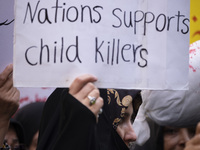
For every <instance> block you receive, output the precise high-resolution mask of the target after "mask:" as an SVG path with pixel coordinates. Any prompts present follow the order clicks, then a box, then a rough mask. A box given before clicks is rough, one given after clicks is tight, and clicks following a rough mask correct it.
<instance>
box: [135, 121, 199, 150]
mask: <svg viewBox="0 0 200 150" xmlns="http://www.w3.org/2000/svg"><path fill="white" fill-rule="evenodd" d="M147 121H148V124H149V127H150V132H151V133H150V138H149V140H148V141H147V142H146V143H145V144H144V145H142V146H139V145H136V147H135V149H134V150H184V148H185V146H186V143H187V142H188V141H189V140H190V139H191V138H192V137H193V136H194V134H195V127H194V126H192V127H168V126H160V125H158V124H156V123H155V122H154V121H153V120H151V119H149V118H147Z"/></svg>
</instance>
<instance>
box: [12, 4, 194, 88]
mask: <svg viewBox="0 0 200 150" xmlns="http://www.w3.org/2000/svg"><path fill="white" fill-rule="evenodd" d="M15 2H16V4H15V42H14V83H15V85H16V86H22V87H23V86H31V87H32V86H33V87H38V86H39V87H68V86H69V85H70V84H71V82H72V80H73V79H74V78H75V77H76V76H78V75H80V74H85V73H90V74H93V75H95V76H97V77H98V81H97V82H96V85H97V86H98V87H100V88H126V89H179V90H185V89H187V87H188V66H189V65H188V64H189V63H188V62H189V61H188V58H189V55H188V53H189V8H190V1H189V0H176V1H173V0H125V1H121V0H109V1H106V0H101V1H92V0H82V1H79V0H51V1H49V0H38V1H37V0H16V1H15Z"/></svg>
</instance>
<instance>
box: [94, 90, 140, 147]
mask: <svg viewBox="0 0 200 150" xmlns="http://www.w3.org/2000/svg"><path fill="white" fill-rule="evenodd" d="M105 92H106V93H105ZM100 93H101V96H102V97H103V98H104V106H103V114H102V115H100V117H99V123H98V128H97V129H98V137H99V141H101V142H100V150H128V147H127V146H126V144H125V143H124V141H123V140H122V138H121V137H120V136H119V135H118V133H117V132H116V129H117V126H118V124H119V122H120V120H121V119H122V118H123V117H124V112H125V110H126V109H127V108H128V106H129V105H130V104H132V105H133V116H132V117H133V119H134V118H135V116H136V114H137V111H138V109H139V106H140V104H141V103H142V99H141V95H140V90H119V89H117V90H116V89H107V90H101V91H100Z"/></svg>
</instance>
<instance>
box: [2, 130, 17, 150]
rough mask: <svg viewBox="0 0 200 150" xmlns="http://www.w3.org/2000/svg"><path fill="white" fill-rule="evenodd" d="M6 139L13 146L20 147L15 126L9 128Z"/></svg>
mask: <svg viewBox="0 0 200 150" xmlns="http://www.w3.org/2000/svg"><path fill="white" fill-rule="evenodd" d="M4 140H5V141H6V142H7V144H8V145H9V146H10V147H11V148H15V147H19V139H18V137H17V134H16V132H15V130H14V129H13V128H9V129H8V132H7V133H6V136H5V139H4Z"/></svg>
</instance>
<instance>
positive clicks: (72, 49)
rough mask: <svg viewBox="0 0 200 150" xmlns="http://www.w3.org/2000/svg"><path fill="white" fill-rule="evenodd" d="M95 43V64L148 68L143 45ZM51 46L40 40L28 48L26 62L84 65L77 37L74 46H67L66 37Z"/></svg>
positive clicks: (118, 40)
mask: <svg viewBox="0 0 200 150" xmlns="http://www.w3.org/2000/svg"><path fill="white" fill-rule="evenodd" d="M94 43H95V46H94V51H95V53H94V54H95V56H94V62H95V63H105V64H108V65H115V64H119V63H137V65H138V66H139V67H141V68H144V67H146V66H147V62H148V61H147V55H148V51H147V49H145V48H143V47H142V45H137V46H136V45H134V44H129V43H128V44H122V42H121V40H120V39H112V40H111V41H105V40H100V39H99V38H98V37H95V41H94ZM49 45H52V44H50V43H49V44H47V43H45V41H44V39H40V42H39V44H38V45H35V46H30V47H29V48H27V49H26V51H25V59H26V62H27V63H28V64H29V65H31V66H37V65H42V64H43V63H54V64H56V63H66V62H68V63H72V62H78V63H83V62H82V60H81V56H80V53H79V52H80V47H79V38H78V36H76V38H75V42H74V43H73V44H68V45H66V41H64V37H61V41H60V42H58V41H55V42H54V44H53V45H54V46H53V47H50V46H49ZM32 56H34V57H32ZM35 56H36V57H35Z"/></svg>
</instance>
